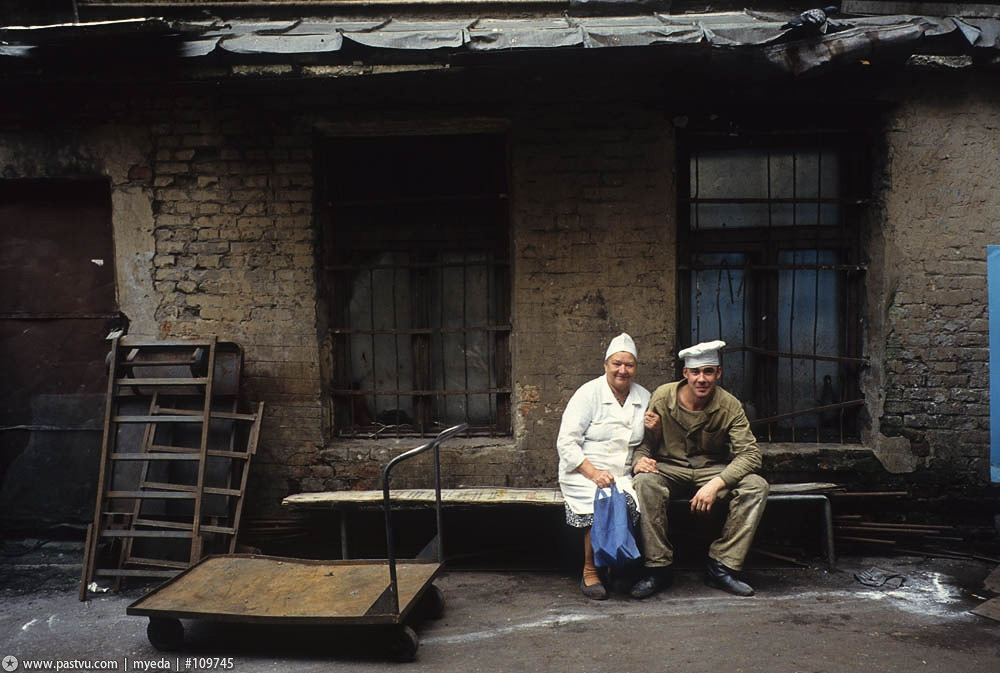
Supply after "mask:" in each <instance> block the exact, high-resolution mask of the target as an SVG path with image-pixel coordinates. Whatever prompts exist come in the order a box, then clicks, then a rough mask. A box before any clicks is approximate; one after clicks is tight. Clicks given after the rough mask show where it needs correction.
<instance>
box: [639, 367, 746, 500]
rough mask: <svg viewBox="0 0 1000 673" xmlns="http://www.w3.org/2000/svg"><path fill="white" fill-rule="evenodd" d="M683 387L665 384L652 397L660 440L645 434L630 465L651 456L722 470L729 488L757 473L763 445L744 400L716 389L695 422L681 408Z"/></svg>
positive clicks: (682, 383) (722, 475)
mask: <svg viewBox="0 0 1000 673" xmlns="http://www.w3.org/2000/svg"><path fill="white" fill-rule="evenodd" d="M685 385H688V383H687V381H686V380H681V381H675V382H673V383H665V384H664V385H662V386H660V387H659V388H657V389H656V391H655V392H654V393H653V396H652V397H651V398H650V400H649V408H650V409H651V410H653V411H655V412H656V413H657V414H658V415H659V416H660V421H661V426H662V433H661V435H662V436H661V437H657V436H656V435H655V433H651V432H647V433H646V434H645V436H644V437H643V439H642V443H641V444H639V446H638V447H636V449H635V452H634V454H633V457H632V464H633V465H635V463H636V462H637V461H638V460H639V458H640V457H642V456H648V457H651V458H653V459H654V460H656V461H657V462H666V463H672V464H674V465H679V466H681V467H693V468H703V467H714V466H719V467H721V468H722V471H721V472H720V474H719V476H720V477H722V480H723V481H725V482H726V486H729V487H732V486H733V485H735V484H736V483H737V482H739V481H740V479H742V478H743V477H745V476H746V475H748V474H751V473H753V472H756V471H757V470H759V469H760V467H761V463H762V457H761V451H760V447H759V446H757V438H756V437H754V435H753V433H752V432H751V431H750V422H749V421H748V420H747V416H746V414H745V413H744V412H743V406H742V405H741V404H740V401H739V400H738V399H736V398H735V397H734V396H733V395H732V394H730V393H728V392H726V391H725V390H723V389H722V388H721V387H720V386H716V388H715V392H714V393H713V394H712V399H711V400H709V402H708V404H707V405H705V409H704V410H703V411H702V413H701V415H700V417H697V418H698V420H693V418H695V417H692V415H691V412H685V410H683V409H680V408H678V406H679V405H678V402H677V391H678V390H679V389H680V387H681V386H685Z"/></svg>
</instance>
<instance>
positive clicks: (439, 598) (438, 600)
mask: <svg viewBox="0 0 1000 673" xmlns="http://www.w3.org/2000/svg"><path fill="white" fill-rule="evenodd" d="M420 612H421V614H422V615H424V616H426V617H429V618H430V619H441V618H442V617H444V594H443V593H441V590H440V589H438V588H437V587H436V586H434V585H433V584H432V585H430V586H429V587H427V591H425V592H424V595H423V596H421V597H420Z"/></svg>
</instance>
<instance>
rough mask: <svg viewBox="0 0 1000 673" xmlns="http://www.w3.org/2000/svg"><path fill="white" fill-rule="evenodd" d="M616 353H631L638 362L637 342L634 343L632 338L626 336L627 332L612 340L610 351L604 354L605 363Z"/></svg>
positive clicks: (609, 346) (609, 345)
mask: <svg viewBox="0 0 1000 673" xmlns="http://www.w3.org/2000/svg"><path fill="white" fill-rule="evenodd" d="M615 353H631V354H632V357H634V358H635V359H636V360H638V359H639V354H638V352H636V350H635V342H634V341H632V337H630V336H629V335H628V334H625V332H622V333H621V334H619V335H618V336H616V337H615V338H614V339H612V340H611V343H609V344H608V350H607V352H606V353H605V354H604V361H605V362H607V361H608V358H609V357H611V356H612V355H614V354H615Z"/></svg>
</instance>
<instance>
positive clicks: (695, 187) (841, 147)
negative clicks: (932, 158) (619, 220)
mask: <svg viewBox="0 0 1000 673" xmlns="http://www.w3.org/2000/svg"><path fill="white" fill-rule="evenodd" d="M685 140H686V145H685V146H684V152H683V153H682V156H683V157H684V158H683V161H684V162H685V163H684V164H682V165H683V166H684V167H685V169H686V170H682V171H680V172H679V173H680V176H681V177H680V180H679V182H680V190H681V192H680V199H681V204H682V208H681V209H680V210H681V217H682V219H683V220H685V222H683V223H682V225H681V227H680V235H679V243H680V254H681V257H680V259H681V260H682V265H681V283H680V285H679V287H680V296H679V298H678V299H679V306H680V307H681V323H682V324H681V329H680V331H679V334H680V338H681V340H682V341H685V342H690V343H697V342H700V341H707V340H712V339H722V340H724V341H726V343H727V347H726V349H725V353H726V355H725V356H724V360H723V365H724V367H723V379H722V386H723V387H724V388H725V389H726V390H729V391H730V392H732V393H733V394H735V395H736V396H737V397H738V398H740V399H741V400H742V401H743V403H744V405H745V407H746V409H747V414H748V416H749V417H750V420H751V424H752V427H753V430H754V432H755V434H756V435H757V436H758V438H760V439H762V440H765V441H785V442H788V441H791V442H801V441H823V442H848V441H858V439H859V434H860V429H859V423H858V414H859V411H860V409H861V405H862V404H863V398H862V394H861V391H860V387H859V380H858V379H859V368H860V366H861V365H862V364H863V363H864V359H863V357H862V353H863V345H862V335H861V301H862V288H863V283H864V277H865V271H866V267H865V264H864V262H863V256H862V249H861V231H862V227H861V217H862V207H863V205H864V194H865V191H866V190H865V187H864V186H865V184H866V179H867V176H868V171H867V170H866V168H865V166H864V161H863V156H864V153H863V152H862V151H860V148H859V145H858V143H856V142H853V141H852V139H851V137H850V136H849V135H847V134H822V135H804V134H803V135H797V136H796V135H771V136H757V137H750V138H748V137H721V136H699V135H696V134H692V135H690V136H689V137H687V138H686V139H685Z"/></svg>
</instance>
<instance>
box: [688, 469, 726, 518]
mask: <svg viewBox="0 0 1000 673" xmlns="http://www.w3.org/2000/svg"><path fill="white" fill-rule="evenodd" d="M725 487H726V482H724V481H723V480H722V477H713V478H712V480H711V481H709V482H708V483H707V484H705V485H704V486H702V487H701V488H699V489H698V491H697V492H696V493H695V494H694V497H693V498H691V511H692V512H693V513H695V514H708V513H709V512H710V511H712V505H714V504H715V500H716V499H717V498H718V495H719V491H720V490H722V489H724V488H725Z"/></svg>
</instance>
